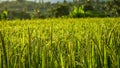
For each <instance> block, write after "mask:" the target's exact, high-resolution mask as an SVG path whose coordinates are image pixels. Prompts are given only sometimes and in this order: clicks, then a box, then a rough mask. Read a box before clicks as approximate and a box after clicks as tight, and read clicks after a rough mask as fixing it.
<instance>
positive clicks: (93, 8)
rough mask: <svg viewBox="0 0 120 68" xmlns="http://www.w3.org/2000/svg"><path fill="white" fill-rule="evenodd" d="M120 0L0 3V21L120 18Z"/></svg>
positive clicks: (21, 0) (18, 0) (24, 0)
mask: <svg viewBox="0 0 120 68" xmlns="http://www.w3.org/2000/svg"><path fill="white" fill-rule="evenodd" d="M119 7H120V0H111V1H106V2H105V1H101V2H100V1H98V0H96V1H93V0H73V2H67V1H66V0H64V1H63V2H57V3H51V2H44V0H39V2H36V0H34V1H33V2H32V1H26V0H17V1H9V0H8V1H5V2H1V3H0V8H1V9H0V20H2V19H8V20H12V19H34V18H52V17H73V18H79V17H119V16H120V8H119Z"/></svg>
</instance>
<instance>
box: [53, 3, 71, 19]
mask: <svg viewBox="0 0 120 68" xmlns="http://www.w3.org/2000/svg"><path fill="white" fill-rule="evenodd" d="M54 14H55V16H56V17H61V16H66V15H69V6H68V5H67V4H60V5H59V6H58V7H57V8H56V9H55V10H54Z"/></svg>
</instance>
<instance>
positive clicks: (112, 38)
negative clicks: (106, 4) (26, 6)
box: [0, 18, 120, 68]
mask: <svg viewBox="0 0 120 68" xmlns="http://www.w3.org/2000/svg"><path fill="white" fill-rule="evenodd" d="M119 19H120V18H80V19H79V18H78V19H72V18H69V19H61V18H59V19H40V20H39V19H38V20H13V21H0V68H119V67H120V21H119Z"/></svg>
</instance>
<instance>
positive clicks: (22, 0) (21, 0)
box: [17, 0, 25, 2]
mask: <svg viewBox="0 0 120 68" xmlns="http://www.w3.org/2000/svg"><path fill="white" fill-rule="evenodd" d="M17 1H18V2H24V1H25V0H17Z"/></svg>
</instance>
